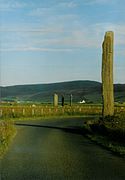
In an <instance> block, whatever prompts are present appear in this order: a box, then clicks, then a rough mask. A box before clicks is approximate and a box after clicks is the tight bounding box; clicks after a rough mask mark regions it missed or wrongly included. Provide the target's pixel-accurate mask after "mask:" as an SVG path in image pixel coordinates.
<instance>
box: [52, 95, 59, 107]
mask: <svg viewBox="0 0 125 180" xmlns="http://www.w3.org/2000/svg"><path fill="white" fill-rule="evenodd" d="M53 104H54V106H55V107H56V106H58V95H57V94H56V93H55V94H54V100H53Z"/></svg>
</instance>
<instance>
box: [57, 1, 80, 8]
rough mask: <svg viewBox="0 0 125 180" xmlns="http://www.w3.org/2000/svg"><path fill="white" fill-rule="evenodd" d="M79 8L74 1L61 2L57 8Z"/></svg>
mask: <svg viewBox="0 0 125 180" xmlns="http://www.w3.org/2000/svg"><path fill="white" fill-rule="evenodd" d="M77 6H78V3H77V2H74V1H69V2H61V3H59V4H58V5H57V6H56V7H61V8H75V7H77Z"/></svg>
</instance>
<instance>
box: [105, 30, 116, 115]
mask: <svg viewBox="0 0 125 180" xmlns="http://www.w3.org/2000/svg"><path fill="white" fill-rule="evenodd" d="M113 43H114V34H113V32H112V31H108V32H106V34H105V37H104V41H103V45H102V49H103V53H102V97H103V111H102V113H103V117H106V116H113V115H114V88H113Z"/></svg>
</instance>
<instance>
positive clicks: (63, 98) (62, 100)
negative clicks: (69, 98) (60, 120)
mask: <svg viewBox="0 0 125 180" xmlns="http://www.w3.org/2000/svg"><path fill="white" fill-rule="evenodd" d="M62 106H64V96H62Z"/></svg>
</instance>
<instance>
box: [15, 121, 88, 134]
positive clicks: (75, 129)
mask: <svg viewBox="0 0 125 180" xmlns="http://www.w3.org/2000/svg"><path fill="white" fill-rule="evenodd" d="M15 125H16V126H28V127H38V128H48V129H58V130H62V131H65V132H68V133H74V134H81V135H85V133H86V132H85V131H84V129H83V128H82V127H74V126H69V127H57V126H44V125H38V124H25V123H15Z"/></svg>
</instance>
